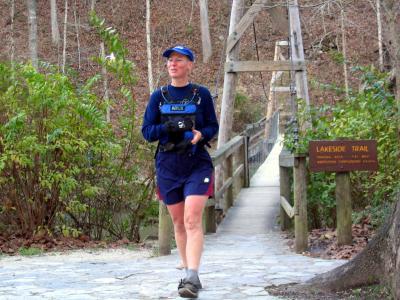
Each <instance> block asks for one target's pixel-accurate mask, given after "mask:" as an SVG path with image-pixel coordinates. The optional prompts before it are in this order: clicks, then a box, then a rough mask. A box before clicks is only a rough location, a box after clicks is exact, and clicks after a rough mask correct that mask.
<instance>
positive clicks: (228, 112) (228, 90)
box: [215, 0, 244, 189]
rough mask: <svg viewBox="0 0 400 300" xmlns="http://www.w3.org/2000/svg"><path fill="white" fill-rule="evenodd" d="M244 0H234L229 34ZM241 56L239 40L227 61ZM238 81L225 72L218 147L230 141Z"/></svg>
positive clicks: (218, 170) (218, 176)
mask: <svg viewBox="0 0 400 300" xmlns="http://www.w3.org/2000/svg"><path fill="white" fill-rule="evenodd" d="M243 8H244V0H233V2H232V9H231V18H230V23H229V35H235V36H236V35H237V33H236V34H235V32H236V31H235V28H236V25H237V23H239V20H240V18H241V17H242V15H243ZM238 58H239V43H238V42H237V43H236V44H235V46H234V47H233V48H232V50H231V51H229V52H228V54H227V55H226V61H227V62H230V61H237V60H238ZM236 81H237V73H228V72H225V75H224V88H223V93H222V100H221V116H220V126H219V131H218V148H221V147H222V146H223V145H224V144H225V143H226V142H228V141H229V139H230V135H231V132H232V121H233V111H234V107H233V106H234V99H235V92H236ZM222 169H224V167H223V164H222V166H218V167H216V168H215V177H216V179H217V180H216V181H215V183H216V186H215V187H216V189H219V188H220V187H221V186H222V183H221V179H222V176H221V173H222Z"/></svg>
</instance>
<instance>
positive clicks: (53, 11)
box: [50, 0, 60, 45]
mask: <svg viewBox="0 0 400 300" xmlns="http://www.w3.org/2000/svg"><path fill="white" fill-rule="evenodd" d="M50 15H51V40H52V41H53V44H55V45H58V43H59V42H60V32H59V30H58V20H57V3H56V0H50Z"/></svg>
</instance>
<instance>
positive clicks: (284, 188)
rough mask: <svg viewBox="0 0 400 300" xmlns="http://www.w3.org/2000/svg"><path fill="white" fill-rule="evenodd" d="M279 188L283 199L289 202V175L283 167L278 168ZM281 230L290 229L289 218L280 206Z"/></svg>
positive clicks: (287, 170)
mask: <svg viewBox="0 0 400 300" xmlns="http://www.w3.org/2000/svg"><path fill="white" fill-rule="evenodd" d="M279 186H280V191H281V196H283V197H285V198H286V200H287V201H290V194H291V193H290V174H289V169H288V168H285V167H279ZM280 223H281V230H286V229H288V228H289V227H290V223H291V222H290V218H289V216H288V215H287V214H286V212H285V210H284V208H283V207H282V206H281V213H280Z"/></svg>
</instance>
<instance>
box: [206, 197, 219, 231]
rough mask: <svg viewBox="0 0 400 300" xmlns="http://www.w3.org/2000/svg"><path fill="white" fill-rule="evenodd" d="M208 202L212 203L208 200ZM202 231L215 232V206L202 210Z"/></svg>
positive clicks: (208, 206)
mask: <svg viewBox="0 0 400 300" xmlns="http://www.w3.org/2000/svg"><path fill="white" fill-rule="evenodd" d="M208 201H214V200H213V199H210V200H208ZM204 229H205V230H204V231H205V232H206V233H215V232H217V223H216V221H215V204H211V205H207V206H206V207H205V209H204Z"/></svg>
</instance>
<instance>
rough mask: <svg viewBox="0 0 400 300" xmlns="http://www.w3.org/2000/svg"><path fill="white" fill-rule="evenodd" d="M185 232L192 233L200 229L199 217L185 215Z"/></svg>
mask: <svg viewBox="0 0 400 300" xmlns="http://www.w3.org/2000/svg"><path fill="white" fill-rule="evenodd" d="M185 228H186V231H194V230H200V229H201V216H200V217H199V216H196V215H187V216H185Z"/></svg>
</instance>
